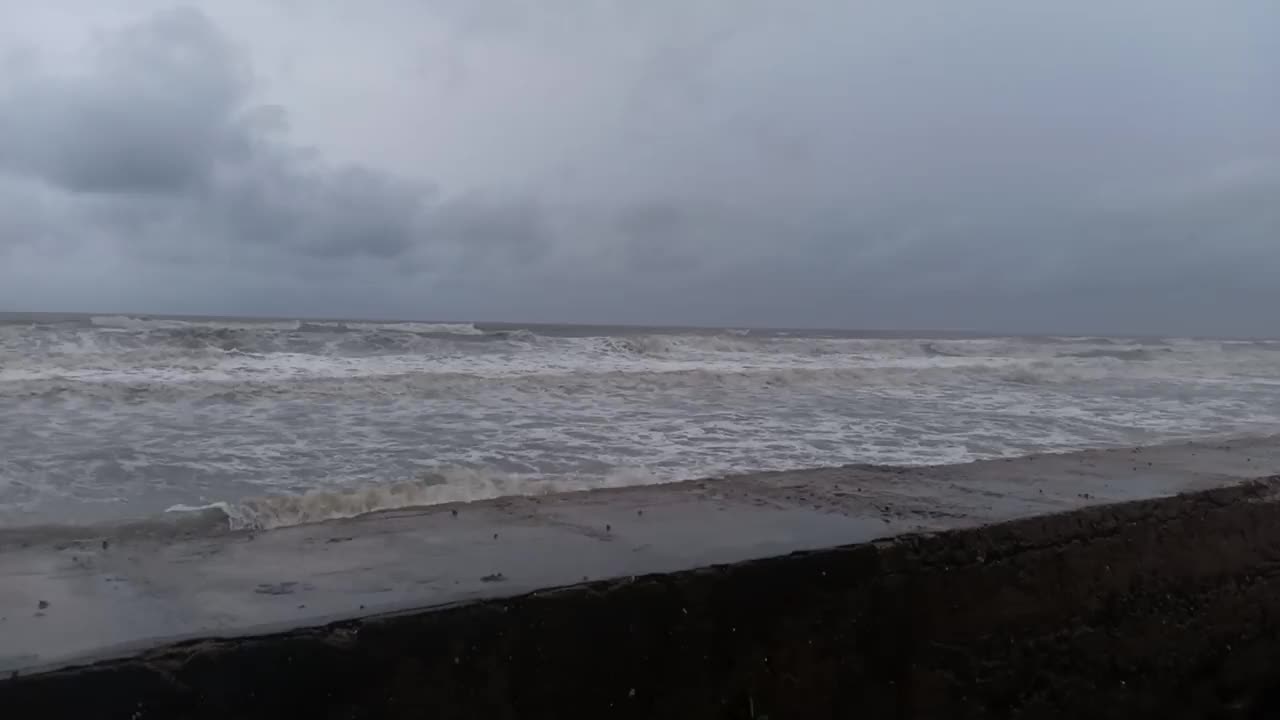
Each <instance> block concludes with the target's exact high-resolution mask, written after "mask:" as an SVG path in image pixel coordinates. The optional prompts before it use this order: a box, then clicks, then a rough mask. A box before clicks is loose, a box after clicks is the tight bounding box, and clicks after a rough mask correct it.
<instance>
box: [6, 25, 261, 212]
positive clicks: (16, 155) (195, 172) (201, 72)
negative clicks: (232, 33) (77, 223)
mask: <svg viewBox="0 0 1280 720" xmlns="http://www.w3.org/2000/svg"><path fill="white" fill-rule="evenodd" d="M90 62H91V63H92V67H91V68H89V69H88V71H87V72H86V73H85V74H83V75H81V76H74V77H57V76H55V77H45V76H42V75H35V76H32V77H25V78H19V79H18V80H17V82H16V83H14V86H13V87H11V88H9V89H8V92H5V93H3V94H2V95H0V103H2V104H0V163H3V165H4V166H7V167H9V168H10V169H11V170H16V171H19V172H25V173H31V174H34V175H37V176H39V177H42V178H44V179H46V180H47V181H49V182H50V183H53V184H55V185H58V186H61V187H64V188H66V189H68V190H70V191H73V192H86V193H146V192H164V193H172V192H178V191H184V190H189V189H192V188H194V187H197V186H199V185H201V184H203V183H204V182H206V181H207V180H208V177H209V175H210V173H212V172H213V170H214V168H215V166H216V165H217V163H218V162H220V161H222V160H225V159H230V158H233V157H235V156H236V154H237V153H243V152H244V150H245V145H246V144H247V143H248V142H249V137H248V136H247V130H246V128H244V127H243V126H242V125H240V124H239V123H238V122H237V119H236V117H235V113H236V112H237V111H238V110H239V109H240V107H239V104H240V103H241V102H242V100H243V97H244V92H245V90H246V75H245V71H244V69H243V68H242V67H241V65H240V64H239V62H238V58H237V56H236V55H235V53H234V52H232V50H231V48H230V47H229V45H228V44H227V42H226V41H225V40H224V39H223V38H222V37H221V35H219V33H218V32H217V30H216V28H214V27H213V25H212V24H211V23H210V22H209V21H208V19H207V18H205V17H204V16H203V15H201V14H200V13H198V12H196V11H194V10H177V11H172V12H167V13H162V14H160V15H157V16H155V17H154V18H152V19H151V20H150V21H148V22H146V23H143V24H141V25H137V26H134V27H130V28H127V29H125V30H123V31H121V32H119V33H117V34H114V35H111V36H109V37H107V38H105V39H104V40H103V41H101V45H100V47H98V48H97V49H96V52H94V53H92V57H91V58H90Z"/></svg>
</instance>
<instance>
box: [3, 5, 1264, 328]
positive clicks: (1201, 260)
mask: <svg viewBox="0 0 1280 720" xmlns="http://www.w3.org/2000/svg"><path fill="white" fill-rule="evenodd" d="M67 2H70V3H74V2H76V0H67ZM106 6H110V3H107V5H106ZM104 7H105V6H104ZM130 7H133V8H134V9H132V12H134V13H137V12H138V10H137V9H136V6H131V5H124V4H122V5H121V9H120V10H119V12H118V13H116V14H111V13H107V14H106V16H104V17H103V18H100V19H99V20H98V21H97V22H96V24H94V25H92V26H91V27H87V28H80V29H79V30H75V28H72V27H69V26H68V25H67V24H66V23H64V22H62V20H61V19H60V18H55V20H56V21H55V20H50V19H49V17H46V16H37V15H35V14H32V15H29V16H22V15H21V13H19V14H18V15H17V16H16V17H18V19H19V21H20V22H19V23H18V24H19V26H20V25H21V21H25V22H27V23H28V25H29V27H30V28H31V32H33V33H37V32H42V33H46V37H45V39H46V40H50V41H51V40H60V41H61V45H62V46H67V47H70V48H72V50H71V51H69V52H68V53H67V54H65V56H54V55H55V54H52V53H47V52H44V53H39V52H35V53H33V52H24V51H23V48H21V47H20V46H18V44H17V43H16V41H12V40H11V41H9V43H8V46H6V44H5V40H4V38H3V37H0V307H5V308H14V309H19V308H21V309H63V310H87V311H122V310H123V311H143V312H208V313H248V314H306V315H338V316H352V315H373V316H380V317H386V316H403V317H417V318H437V319H446V318H459V319H462V318H480V319H512V320H543V321H557V320H563V321H594V322H644V323H709V324H720V323H723V324H756V325H809V326H847V327H876V328H892V327H901V328H925V327H930V328H977V329H987V330H1001V331H1046V332H1073V331H1079V332H1157V333H1202V334H1266V335H1275V334H1280V326H1278V325H1277V324H1276V323H1277V321H1276V320H1275V319H1274V317H1273V316H1274V313H1273V312H1271V310H1270V309H1271V308H1274V307H1277V306H1280V283H1278V282H1275V281H1274V278H1275V277H1277V276H1278V275H1277V274H1278V273H1280V241H1277V240H1276V238H1280V202H1276V201H1275V198H1280V130H1277V127H1280V126H1277V125H1276V124H1275V123H1274V118H1275V117H1278V116H1280V83H1276V82H1274V80H1275V78H1276V77H1277V76H1278V75H1277V74H1278V73H1280V39H1278V38H1277V37H1275V36H1274V34H1273V33H1267V32H1265V31H1264V30H1263V28H1265V27H1266V26H1267V23H1268V22H1270V23H1271V27H1275V26H1276V25H1275V21H1277V20H1280V10H1276V9H1275V8H1274V6H1273V5H1271V4H1269V3H1265V2H1241V3H1238V4H1233V5H1232V6H1231V8H1222V7H1213V8H1210V7H1208V6H1206V5H1204V4H1202V3H1194V2H1191V1H1190V0H1188V1H1187V2H1162V3H1150V4H1147V3H1132V4H1128V5H1126V6H1125V7H1123V8H1116V7H1114V6H1113V5H1111V4H1107V3H1102V2H1098V3H1085V4H1084V5H1082V6H1081V5H1076V6H1072V10H1071V12H1067V11H1066V10H1065V9H1063V10H1062V11H1061V12H1056V11H1051V10H1046V9H1044V8H1037V7H1032V6H1028V5H1027V4H1025V3H1015V2H1011V1H1010V2H997V1H996V0H980V1H979V2H977V3H974V4H972V5H966V7H965V8H959V7H958V6H954V5H953V4H948V3H941V2H917V3H906V4H903V3H887V2H886V3H878V2H871V3H859V4H851V3H836V2H829V3H828V2H816V3H811V4H807V5H805V6H804V8H802V9H799V10H791V11H788V12H781V11H780V10H779V9H778V8H777V6H775V5H773V4H769V3H755V2H746V3H737V2H735V3H729V2H719V1H717V0H706V1H705V2H696V3H675V2H656V3H649V4H616V5H615V4H600V5H593V6H590V8H591V9H590V10H589V9H587V8H588V6H577V7H576V9H568V8H564V9H554V8H550V7H548V6H545V5H544V4H536V3H523V2H515V1H514V0H512V1H511V2H499V3H487V4H485V5H484V8H485V12H483V13H480V12H478V11H477V10H476V7H477V6H475V4H473V3H449V2H435V3H408V2H397V1H395V0H381V1H380V2H374V3H370V4H369V5H368V6H367V7H365V6H362V7H365V9H364V10H362V11H360V12H356V11H353V10H351V9H350V6H346V5H339V4H336V3H333V4H331V3H315V4H309V5H307V6H305V7H303V6H297V5H295V4H292V3H280V4H278V5H270V6H266V5H263V6H256V5H255V6H251V5H248V4H245V5H244V6H243V7H241V6H239V5H237V4H236V3H229V4H225V5H217V6H214V5H210V6H208V7H203V8H191V7H187V8H162V7H157V8H154V9H149V10H148V11H147V13H146V14H143V15H136V14H135V15H132V16H131V15H130V14H129V12H130V11H129V10H128V8H130ZM250 7H255V8H256V7H269V8H270V9H269V10H255V12H260V13H263V14H262V15H261V17H259V16H253V20H254V21H253V23H252V24H246V23H245V22H244V20H243V18H244V17H247V15H246V13H248V12H249V10H247V9H246V8H250ZM227 8H233V9H235V8H240V10H243V12H232V11H231V10H227ZM219 13H221V14H219ZM406 28H408V29H412V32H410V31H409V30H408V29H406ZM299 37H300V38H302V39H301V40H292V39H290V38H299ZM46 45H49V46H59V43H54V42H48V43H46ZM281 48H283V49H281Z"/></svg>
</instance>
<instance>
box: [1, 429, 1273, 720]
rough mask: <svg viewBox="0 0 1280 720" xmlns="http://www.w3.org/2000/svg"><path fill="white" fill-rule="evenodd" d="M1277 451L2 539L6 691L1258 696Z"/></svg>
mask: <svg viewBox="0 0 1280 720" xmlns="http://www.w3.org/2000/svg"><path fill="white" fill-rule="evenodd" d="M1277 475H1280V438H1275V437H1273V438H1254V439H1240V440H1231V441H1223V442H1203V443H1190V444H1179V445H1170V446H1164V447H1158V448H1145V449H1139V448H1135V449H1124V450H1109V451H1089V452H1081V453H1072V454H1065V455H1044V456H1033V457H1028V458H1020V459H1015V460H998V461H988V462H981V463H973V464H968V465H957V466H941V467H933V468H912V469H903V468H876V467H847V468H838V469H827V470H811V471H800V472H785V473H769V474H760V475H751V476H742V477H735V478H727V479H719V480H706V481H697V482H689V483H681V484H675V485H667V486H655V487H642V488H626V489H619V490H606V491H597V492H588V493H578V494H570V495H559V496H547V497H542V498H512V499H503V500H495V501H489V502H482V503H474V504H469V505H459V506H438V507H433V508H427V509H421V510H412V511H396V512H390V513H384V514H380V515H373V516H367V517H362V518H357V519H353V520H347V521H338V522H331V523H324V524H319V525H312V526H302V527H295V528H288V529H283V530H277V531H271V532H265V533H257V534H254V533H231V534H224V535H219V536H201V537H190V538H182V537H150V538H149V537H132V538H128V539H125V540H122V541H118V542H109V543H107V544H106V546H105V547H104V546H103V542H102V540H101V539H99V538H80V539H73V540H60V541H52V540H51V541H50V542H49V543H36V544H32V545H30V546H27V547H13V546H11V547H6V548H4V549H2V550H0V669H2V670H3V671H4V672H5V673H6V674H10V675H14V676H15V679H11V680H8V681H0V716H3V717H21V716H23V713H21V712H16V710H15V709H16V708H19V707H30V708H33V710H30V711H26V712H27V713H28V714H32V716H41V717H77V716H79V715H77V714H76V713H81V714H82V713H83V712H84V711H85V710H86V708H95V709H96V710H97V711H98V712H95V713H93V714H92V716H95V717H116V716H119V717H127V716H128V715H127V714H117V713H124V712H125V711H126V709H128V711H129V712H134V711H136V710H137V708H140V707H145V708H148V709H149V713H150V714H143V715H142V717H242V716H243V717H276V716H279V715H278V714H274V715H273V714H271V713H278V712H280V711H282V709H286V708H287V709H290V710H289V713H291V714H292V713H295V712H302V711H303V710H304V709H305V710H306V713H305V714H313V715H314V714H322V713H327V712H336V713H337V714H336V715H331V716H333V717H397V716H405V715H411V714H414V713H428V714H433V715H434V716H437V717H598V716H611V717H764V716H770V717H775V718H777V717H830V716H832V713H835V714H836V715H840V716H847V715H848V714H849V713H852V712H859V715H860V716H864V715H863V713H865V716H869V717H888V716H895V717H932V716H937V714H938V713H941V712H942V711H943V710H944V709H949V710H955V711H956V712H950V711H948V712H946V713H943V714H949V715H956V716H964V715H969V716H975V717H978V716H988V715H990V714H991V713H998V714H1002V715H1006V716H1012V715H1019V714H1021V716H1026V717H1033V716H1034V717H1043V716H1052V715H1054V714H1059V715H1061V716H1063V717H1075V716H1078V715H1079V714H1080V713H1082V712H1089V713H1092V714H1101V715H1102V716H1104V717H1132V716H1144V713H1147V712H1155V711H1156V710H1160V711H1161V712H1173V714H1172V715H1165V716H1170V717H1179V716H1187V717H1192V716H1194V717H1202V716H1205V715H1204V713H1203V712H1202V713H1201V714H1198V715H1178V714H1177V713H1178V712H1179V711H1181V710H1188V709H1191V708H1196V709H1199V710H1204V711H1206V712H1207V711H1208V710H1212V712H1222V713H1237V711H1238V713H1245V712H1247V711H1251V708H1256V707H1258V706H1259V705H1260V704H1261V703H1265V701H1266V697H1265V696H1264V695H1265V693H1263V691H1264V690H1266V689H1268V688H1270V687H1272V684H1271V683H1272V681H1273V680H1276V679H1280V640H1275V638H1280V579H1276V580H1272V578H1271V573H1272V572H1273V565H1274V562H1275V560H1274V558H1275V557H1280V505H1277V504H1276V499H1277V498H1280V480H1277V479H1276V478H1275V477H1274V476H1277ZM1173 496H1178V497H1173ZM1276 687H1280V685H1276ZM321 690H323V693H324V694H323V695H317V693H318V692H320V691H321ZM1161 698H1164V699H1165V700H1161ZM139 703H141V705H139ZM35 708H38V710H35ZM130 708H132V709H130ZM1122 711H1123V712H1124V713H1129V714H1127V715H1122V714H1118V713H1121V712H1122ZM33 713H34V714H33ZM602 713H603V714H602ZM1238 713H1237V714H1234V715H1233V714H1227V715H1224V716H1228V717H1234V716H1242V715H1239V714H1238ZM415 716H416V715H415Z"/></svg>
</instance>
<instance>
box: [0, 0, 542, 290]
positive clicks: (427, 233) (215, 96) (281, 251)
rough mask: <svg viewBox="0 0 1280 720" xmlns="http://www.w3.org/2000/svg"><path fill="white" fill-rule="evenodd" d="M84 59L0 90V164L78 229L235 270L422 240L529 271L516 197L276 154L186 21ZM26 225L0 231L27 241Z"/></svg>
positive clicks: (235, 65)
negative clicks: (241, 261) (68, 200)
mask: <svg viewBox="0 0 1280 720" xmlns="http://www.w3.org/2000/svg"><path fill="white" fill-rule="evenodd" d="M90 63H91V66H90V67H89V68H88V70H87V71H85V72H84V73H82V74H78V75H50V74H38V75H30V76H26V77H20V78H18V80H17V81H16V82H14V83H12V84H11V85H10V87H9V88H8V89H7V91H5V92H3V93H2V94H0V170H7V171H8V172H9V173H10V175H12V176H15V177H18V178H23V177H26V178H36V179H40V180H43V181H44V182H46V183H48V184H49V185H50V186H52V187H53V188H55V189H60V190H63V191H65V192H66V193H69V194H70V195H71V196H72V197H73V198H75V199H76V200H78V204H76V205H75V207H76V209H77V210H78V211H79V215H80V217H81V219H82V220H84V221H86V222H88V223H90V224H92V225H93V226H94V227H95V228H97V229H99V230H102V229H106V230H114V231H115V234H116V237H117V238H118V240H119V241H120V243H121V245H122V246H123V248H124V249H125V250H126V251H128V252H135V253H139V254H142V255H145V256H150V257H165V258H167V259H169V260H170V261H187V262H200V261H201V260H202V259H207V256H212V257H214V258H223V259H226V258H232V259H233V261H234V258H236V257H239V256H240V254H241V253H242V252H243V246H257V247H259V248H273V249H275V250H276V251H277V253H278V261H280V262H281V263H283V264H285V265H287V263H288V256H289V255H298V256H307V257H315V258H320V259H331V260H336V259H340V258H349V257H356V256H368V257H371V258H378V259H384V260H394V259H396V258H400V257H402V256H405V255H408V254H410V253H411V251H413V250H414V249H415V247H417V246H419V245H427V244H432V243H444V244H456V245H458V246H460V247H461V248H462V250H463V252H464V253H468V254H484V255H487V256H495V255H501V254H504V253H510V254H511V255H512V256H513V257H514V258H515V259H517V260H523V261H528V260H529V259H531V258H532V257H533V256H534V255H536V254H537V253H538V252H540V251H541V249H542V248H543V247H544V246H545V239H544V238H542V237H540V232H541V230H540V225H539V222H538V217H537V215H538V208H537V207H536V206H535V205H534V204H532V203H531V202H528V201H526V200H522V199H511V200H499V199H486V200H480V199H477V198H475V197H470V196H466V197H463V198H461V199H460V200H458V201H456V202H455V201H452V200H451V201H447V202H444V203H433V202H432V199H433V198H432V193H431V190H430V188H429V187H425V186H423V185H422V184H420V183H414V182H410V181H406V180H402V179H400V178H397V177H395V176H393V175H390V174H387V173H383V172H379V171H376V170H373V169H370V168H367V167H360V166H334V165H331V164H327V163H326V162H325V161H324V160H323V158H322V157H320V156H319V155H318V154H317V153H315V152H314V151H310V150H307V149H305V148H298V147H295V146H293V145H290V144H289V143H288V142H287V141H285V140H284V139H283V138H282V137H281V135H280V133H279V132H278V130H279V129H280V126H282V125H284V124H286V122H285V119H284V118H282V117H281V115H282V113H281V111H279V110H273V109H271V108H258V107H254V106H252V105H251V103H250V98H249V91H250V88H251V84H250V82H249V80H250V75H249V72H248V69H247V67H246V64H245V63H244V61H243V59H242V57H241V55H240V54H239V53H238V52H237V51H236V49H235V47H234V46H233V45H232V44H231V43H230V42H229V41H228V40H227V39H226V38H225V37H224V36H223V35H222V33H221V32H220V31H219V29H218V28H217V27H216V26H215V25H214V24H213V23H212V22H211V21H210V20H209V19H208V18H207V17H206V16H205V15H203V14H201V13H200V12H197V11H195V10H191V9H182V10H173V11H167V12H161V13H159V14H157V15H155V16H154V17H152V18H150V19H148V20H147V21H145V22H143V23H141V24H138V25H135V26H131V27H128V28H126V29H124V30H122V31H120V32H118V33H114V34H111V35H109V36H107V37H106V38H104V39H103V40H102V41H101V42H100V43H99V45H98V47H96V48H95V50H94V52H93V53H92V54H91V57H90ZM29 215H30V214H29ZM37 219H39V218H36V217H32V216H29V217H28V218H27V219H26V220H21V221H10V222H11V223H13V224H14V225H16V227H9V226H7V225H6V226H5V227H4V228H3V230H4V234H5V236H6V237H8V238H11V239H15V238H21V237H30V236H32V235H33V234H34V233H38V232H39V231H41V230H42V227H43V226H31V224H32V223H35V222H36V220H37ZM41 221H42V222H48V221H50V219H49V218H42V219H41ZM13 241H16V240H13ZM243 257H245V258H257V259H261V258H262V257H263V255H262V254H261V253H257V254H253V253H246V254H244V255H243ZM286 269H287V268H286Z"/></svg>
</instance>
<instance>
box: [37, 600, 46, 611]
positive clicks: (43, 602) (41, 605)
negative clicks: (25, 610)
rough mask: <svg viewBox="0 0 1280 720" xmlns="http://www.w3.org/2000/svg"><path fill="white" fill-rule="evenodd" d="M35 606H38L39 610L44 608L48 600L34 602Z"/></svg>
mask: <svg viewBox="0 0 1280 720" xmlns="http://www.w3.org/2000/svg"><path fill="white" fill-rule="evenodd" d="M36 607H38V608H40V609H41V610H44V609H45V608H47V607H49V601H48V600H41V601H40V602H38V603H36Z"/></svg>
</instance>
